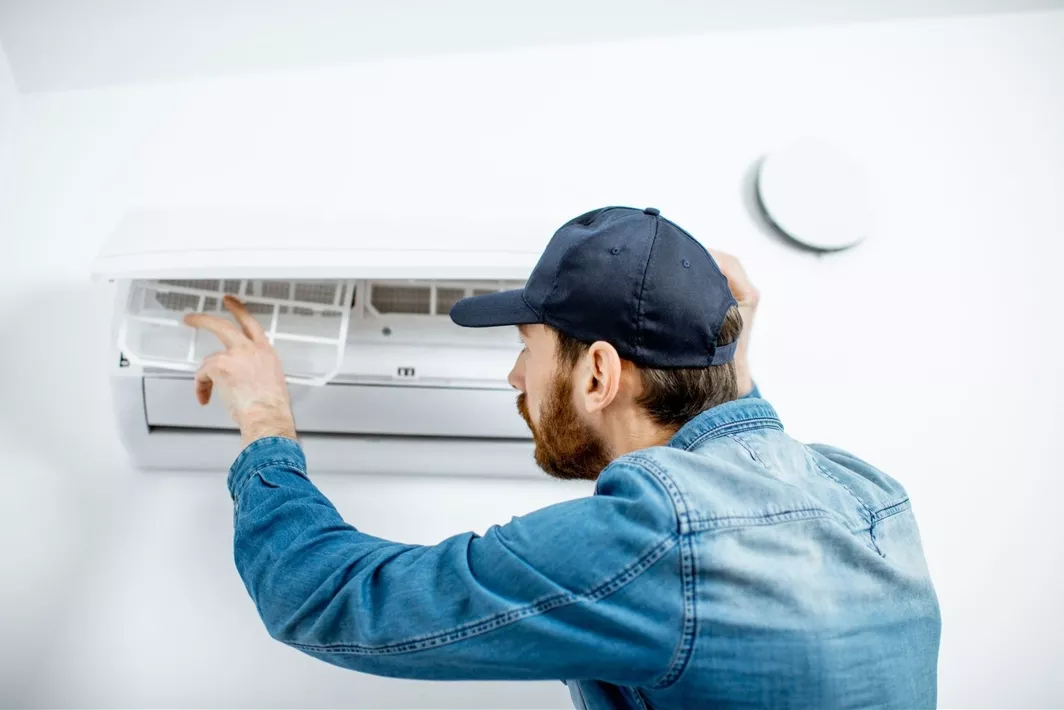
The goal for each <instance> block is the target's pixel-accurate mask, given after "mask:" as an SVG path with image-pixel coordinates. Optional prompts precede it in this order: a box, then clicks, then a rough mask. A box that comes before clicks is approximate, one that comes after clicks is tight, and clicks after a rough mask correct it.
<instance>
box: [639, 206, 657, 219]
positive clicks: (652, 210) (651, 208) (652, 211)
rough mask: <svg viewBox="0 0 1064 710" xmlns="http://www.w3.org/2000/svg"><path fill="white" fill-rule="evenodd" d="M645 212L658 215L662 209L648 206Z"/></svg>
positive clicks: (653, 215) (654, 215) (652, 215)
mask: <svg viewBox="0 0 1064 710" xmlns="http://www.w3.org/2000/svg"><path fill="white" fill-rule="evenodd" d="M643 214H648V215H650V216H651V217H657V216H658V215H659V214H661V210H659V209H658V208H657V207H647V208H646V209H645V210H643Z"/></svg>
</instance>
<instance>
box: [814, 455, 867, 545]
mask: <svg viewBox="0 0 1064 710" xmlns="http://www.w3.org/2000/svg"><path fill="white" fill-rule="evenodd" d="M806 456H808V457H809V460H810V461H812V462H813V465H814V466H816V470H818V471H820V473H821V474H822V475H823V476H824V477H825V478H828V479H829V480H831V481H834V482H835V483H836V484H837V485H839V486H841V487H842V489H843V490H845V491H846V492H847V493H849V494H850V497H851V498H853V499H854V500H855V501H857V504H858V505H860V506H861V509H862V510H864V512H865V514H866V515H867V516H868V540H869V542H871V543H872V549H873V550H875V551H876V552H877V553H878V554H879V556H880V557H883V556H884V555H883V551H882V550H880V549H879V545H877V544H876V514H875V513H874V512H873V511H872V509H871V508H869V507H868V503H866V502H865V501H864V499H863V498H861V497H860V496H858V495H857V493H856V492H854V490H853V489H852V488H850V486H848V485H847V484H846V483H845V482H844V481H843V480H842V479H840V478H838V477H837V476H833V475H831V474H830V473H828V470H827V469H826V468H824V467H823V466H821V465H820V462H819V461H817V459H816V456H814V455H813V454H812V453H810V452H809V450H808V449H806Z"/></svg>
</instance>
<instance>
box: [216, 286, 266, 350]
mask: <svg viewBox="0 0 1064 710" xmlns="http://www.w3.org/2000/svg"><path fill="white" fill-rule="evenodd" d="M222 303H224V304H225V307H226V308H228V309H229V312H230V313H232V314H233V317H234V318H236V322H237V323H239V324H240V327H241V328H243V329H244V334H245V335H246V336H248V338H250V339H251V342H253V343H265V342H268V340H269V339H268V338H267V337H266V331H265V330H263V329H262V325H260V324H259V322H258V321H257V320H255V316H253V315H251V311H249V310H248V309H247V306H245V305H244V304H243V303H241V302H240V300H239V299H238V298H236V297H235V296H226V297H225V298H224V299H223V300H222Z"/></svg>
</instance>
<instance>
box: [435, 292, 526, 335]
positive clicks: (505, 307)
mask: <svg viewBox="0 0 1064 710" xmlns="http://www.w3.org/2000/svg"><path fill="white" fill-rule="evenodd" d="M451 320H453V321H454V322H455V323H457V324H458V325H461V326H465V327H466V328H489V327H491V326H497V325H527V324H530V323H542V322H543V319H542V318H540V316H539V314H538V313H536V312H535V311H534V310H532V309H531V308H529V306H528V304H527V303H525V298H524V295H523V292H522V291H521V290H520V289H518V290H516V291H499V292H498V293H485V294H484V295H482V296H469V297H468V298H463V299H462V300H461V301H459V302H458V303H456V304H454V307H453V308H451Z"/></svg>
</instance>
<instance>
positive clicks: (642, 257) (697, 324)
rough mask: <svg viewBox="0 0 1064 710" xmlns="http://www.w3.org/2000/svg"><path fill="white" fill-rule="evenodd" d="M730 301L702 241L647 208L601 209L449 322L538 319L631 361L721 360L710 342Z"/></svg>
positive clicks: (723, 348) (458, 307) (693, 363)
mask: <svg viewBox="0 0 1064 710" xmlns="http://www.w3.org/2000/svg"><path fill="white" fill-rule="evenodd" d="M734 305H736V303H735V299H734V298H733V297H732V293H731V289H730V288H729V287H728V280H727V279H726V278H725V277H724V274H722V273H721V271H720V268H719V267H718V266H717V262H716V261H714V260H713V257H712V256H710V254H709V252H708V251H706V249H705V247H703V246H702V245H701V244H699V243H698V242H697V241H695V239H694V237H692V236H691V235H690V234H688V233H687V232H685V231H684V230H683V229H681V228H680V227H678V226H677V225H675V224H673V223H672V222H670V221H669V220H667V219H665V218H664V217H662V216H661V214H660V212H659V211H658V210H657V209H655V208H654V207H647V208H646V209H644V210H639V209H633V208H631V207H604V208H602V209H597V210H594V211H592V212H588V213H587V214H582V215H580V216H579V217H577V218H575V219H572V220H570V221H569V222H566V223H565V224H564V225H562V227H561V229H559V230H558V231H557V232H555V233H554V236H553V237H552V238H551V240H550V243H548V244H547V248H546V249H545V250H544V252H543V255H542V256H541V257H540V258H539V263H537V264H536V268H535V269H533V270H532V274H531V275H530V276H529V277H528V281H527V282H526V283H525V286H524V288H522V289H517V290H514V291H500V292H498V293H490V294H485V295H481V296H471V297H469V298H464V299H462V300H461V301H459V302H458V303H456V304H455V305H454V307H453V308H452V309H451V319H452V320H453V321H454V322H455V323H457V324H458V325H462V326H467V327H470V328H483V327H488V326H500V325H525V324H532V323H543V324H545V325H549V326H551V327H553V328H556V329H557V330H559V331H561V332H563V333H565V334H566V335H568V336H570V337H572V338H576V339H577V340H580V341H583V342H585V343H592V342H595V341H597V340H604V341H606V342H607V343H609V344H611V345H612V346H613V347H615V348H616V349H617V353H618V354H619V355H620V356H621V357H622V358H624V359H626V360H631V361H632V362H634V363H636V364H637V365H641V366H644V367H655V368H676V367H692V368H693V367H708V366H710V365H722V364H724V363H726V362H729V361H731V359H732V358H733V357H734V356H735V348H736V345H737V344H738V341H737V340H736V342H732V343H728V344H726V345H718V344H717V339H718V337H719V336H720V331H721V327H722V326H723V324H724V317H725V315H726V314H727V313H728V310H729V309H730V308H731V307H732V306H734Z"/></svg>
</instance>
